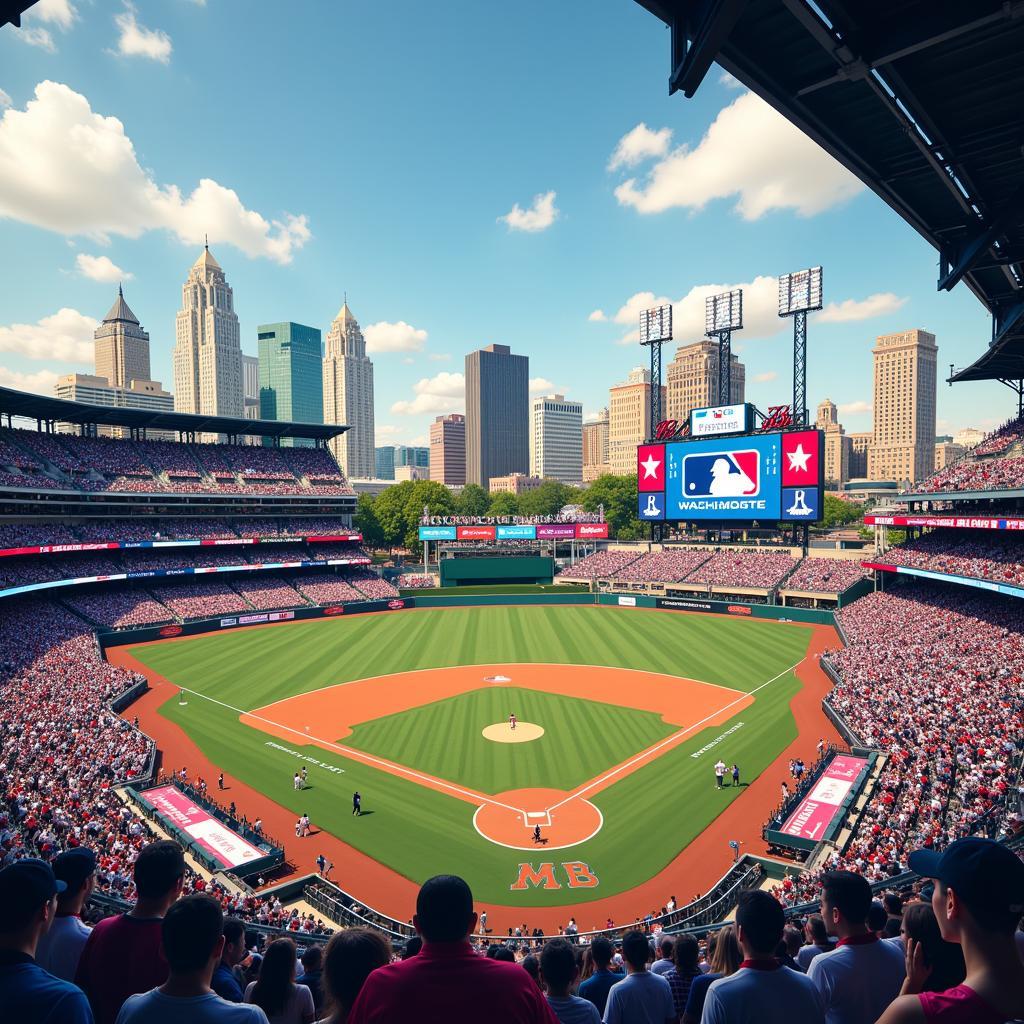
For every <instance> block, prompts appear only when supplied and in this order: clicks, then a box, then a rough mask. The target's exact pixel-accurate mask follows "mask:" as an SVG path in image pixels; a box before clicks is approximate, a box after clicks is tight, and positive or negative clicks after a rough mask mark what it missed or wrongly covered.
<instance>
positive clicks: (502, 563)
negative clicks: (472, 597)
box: [441, 555, 555, 587]
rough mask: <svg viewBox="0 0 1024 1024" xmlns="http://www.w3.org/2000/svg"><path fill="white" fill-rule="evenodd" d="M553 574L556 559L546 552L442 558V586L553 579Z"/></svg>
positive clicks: (546, 581) (548, 581)
mask: <svg viewBox="0 0 1024 1024" xmlns="http://www.w3.org/2000/svg"><path fill="white" fill-rule="evenodd" d="M554 574H555V560H554V559H553V558H551V557H550V556H547V555H531V556H529V557H525V558H524V557H522V556H518V557H516V556H505V557H502V556H490V557H483V558H442V559H441V586H442V587H467V586H480V585H481V584H496V583H550V582H551V580H552V578H553V576H554Z"/></svg>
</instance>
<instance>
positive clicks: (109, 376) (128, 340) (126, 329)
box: [93, 285, 150, 388]
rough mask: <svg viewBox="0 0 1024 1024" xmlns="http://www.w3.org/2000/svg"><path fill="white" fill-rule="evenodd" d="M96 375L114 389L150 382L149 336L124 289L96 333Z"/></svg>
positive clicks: (94, 345) (119, 291)
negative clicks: (125, 298) (131, 306)
mask: <svg viewBox="0 0 1024 1024" xmlns="http://www.w3.org/2000/svg"><path fill="white" fill-rule="evenodd" d="M93 339H94V340H93V348H94V352H95V362H96V376H97V377H102V378H103V379H104V380H106V382H107V383H108V384H109V385H110V387H113V388H130V387H131V382H132V381H133V380H140V381H143V380H144V381H148V380H149V379H150V376H149V372H150V371H149V334H148V333H147V332H146V331H144V330H143V329H142V327H141V326H140V325H139V320H138V317H137V316H136V315H135V314H134V313H133V312H132V311H131V310H130V309H129V308H128V303H127V302H125V301H124V292H123V291H122V290H121V286H120V285H118V287H117V299H116V300H115V301H114V304H113V305H112V306H111V307H110V311H109V312H108V313H107V315H106V316H105V317H104V318H103V323H101V324H100V325H99V327H97V328H96V330H95V332H94V333H93Z"/></svg>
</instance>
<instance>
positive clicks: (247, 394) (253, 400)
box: [242, 352, 260, 420]
mask: <svg viewBox="0 0 1024 1024" xmlns="http://www.w3.org/2000/svg"><path fill="white" fill-rule="evenodd" d="M242 401H243V402H244V403H245V418H246V419H247V420H258V419H259V418H260V361H259V358H258V357H257V356H247V355H245V353H244V352H243V353H242Z"/></svg>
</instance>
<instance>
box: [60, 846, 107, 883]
mask: <svg viewBox="0 0 1024 1024" xmlns="http://www.w3.org/2000/svg"><path fill="white" fill-rule="evenodd" d="M95 870H96V854H95V853H93V852H92V850H90V849H88V848H87V847H85V846H76V847H73V848H72V849H70V850H65V851H64V852H63V853H60V854H58V855H57V856H56V857H55V858H54V861H53V873H54V875H55V876H56V877H57V879H58V881H61V882H66V883H67V887H68V888H69V889H70V890H71V891H72V892H77V891H78V890H79V889H81V888H82V883H83V882H84V881H85V880H86V879H87V878H88V877H89V876H90V875H91V874H92V873H93V872H94V871H95Z"/></svg>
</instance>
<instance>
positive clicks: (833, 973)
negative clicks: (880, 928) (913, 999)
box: [807, 940, 906, 1024]
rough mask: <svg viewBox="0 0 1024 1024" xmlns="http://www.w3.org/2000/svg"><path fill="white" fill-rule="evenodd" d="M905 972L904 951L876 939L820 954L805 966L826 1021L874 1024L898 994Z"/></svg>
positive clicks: (839, 1023)
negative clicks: (817, 994)
mask: <svg viewBox="0 0 1024 1024" xmlns="http://www.w3.org/2000/svg"><path fill="white" fill-rule="evenodd" d="M905 975H906V962H905V960H904V956H903V953H902V952H901V951H900V950H899V949H897V948H896V947H895V946H893V945H892V944H890V943H888V942H878V941H877V940H876V941H874V942H865V943H863V944H855V945H842V946H838V947H837V948H836V949H833V950H832V951H831V952H830V953H819V954H818V955H817V956H816V957H815V958H814V959H813V960H812V961H811V965H810V967H808V968H807V977H808V978H810V979H811V981H813V982H814V985H815V987H816V988H817V989H818V992H820V993H821V998H822V1000H823V1002H824V1004H825V1020H826V1022H827V1024H875V1021H876V1020H878V1018H879V1017H881V1016H882V1013H883V1012H884V1011H885V1009H886V1007H888V1005H889V1004H890V1003H891V1002H892V1001H893V1000H894V999H895V998H896V996H898V995H899V992H900V986H901V985H902V984H903V978H904V977H905Z"/></svg>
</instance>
